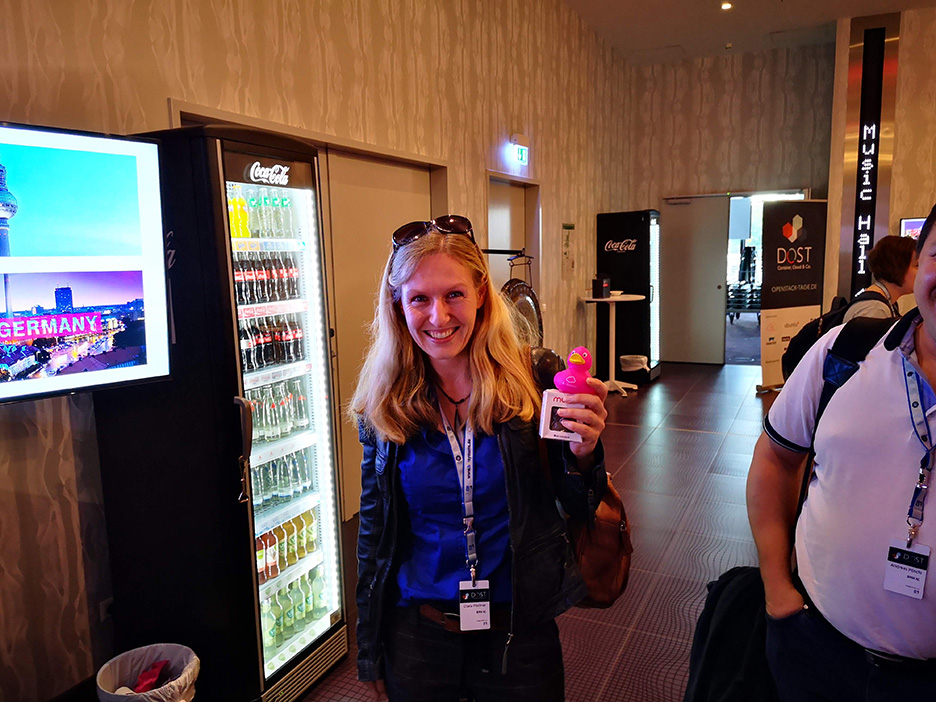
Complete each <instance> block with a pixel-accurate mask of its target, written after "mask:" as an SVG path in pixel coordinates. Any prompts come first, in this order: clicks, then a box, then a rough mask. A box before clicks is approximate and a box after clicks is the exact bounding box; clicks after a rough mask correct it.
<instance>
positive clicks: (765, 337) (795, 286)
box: [761, 200, 827, 388]
mask: <svg viewBox="0 0 936 702" xmlns="http://www.w3.org/2000/svg"><path fill="white" fill-rule="evenodd" d="M826 208H827V203H826V202H825V201H824V200H808V201H807V200H790V201H780V202H766V203H764V220H763V230H762V231H763V238H762V239H763V248H762V251H763V273H764V275H763V285H762V287H761V379H762V381H761V385H762V387H765V388H767V387H777V386H780V385H782V384H783V373H782V371H781V368H780V357H781V356H782V355H783V352H784V351H786V348H787V345H788V344H789V342H790V338H791V337H793V336H794V335H795V334H796V332H797V331H799V329H800V327H801V326H802V325H804V324H806V323H807V322H809V321H810V320H813V319H815V318H816V317H818V316H819V314H820V313H821V311H822V276H823V272H824V270H825V236H826Z"/></svg>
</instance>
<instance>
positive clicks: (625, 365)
mask: <svg viewBox="0 0 936 702" xmlns="http://www.w3.org/2000/svg"><path fill="white" fill-rule="evenodd" d="M618 360H619V362H620V364H621V371H623V372H624V373H629V372H630V371H639V370H645V371H648V370H650V366H648V365H647V361H648V359H647V357H646V356H621V357H620V358H619V359H618Z"/></svg>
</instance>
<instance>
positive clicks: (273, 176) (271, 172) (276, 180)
mask: <svg viewBox="0 0 936 702" xmlns="http://www.w3.org/2000/svg"><path fill="white" fill-rule="evenodd" d="M247 175H248V177H249V178H250V180H252V181H253V182H254V183H267V184H269V185H289V166H283V165H281V164H276V165H275V166H262V165H260V162H259V161H254V162H253V164H252V165H251V166H250V170H249V171H248V173H247Z"/></svg>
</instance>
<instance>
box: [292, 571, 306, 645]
mask: <svg viewBox="0 0 936 702" xmlns="http://www.w3.org/2000/svg"><path fill="white" fill-rule="evenodd" d="M289 599H291V600H292V603H293V606H294V607H295V608H296V616H295V620H296V622H295V626H296V633H298V632H300V631H302V630H303V629H304V628H305V625H306V608H305V595H303V594H302V590H300V589H299V579H298V578H297V579H295V580H293V581H292V582H291V583H289Z"/></svg>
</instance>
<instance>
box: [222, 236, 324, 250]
mask: <svg viewBox="0 0 936 702" xmlns="http://www.w3.org/2000/svg"><path fill="white" fill-rule="evenodd" d="M306 246H307V245H306V242H305V241H303V240H302V239H244V238H242V237H235V236H232V237H231V248H232V249H233V250H234V251H305V249H306Z"/></svg>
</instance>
